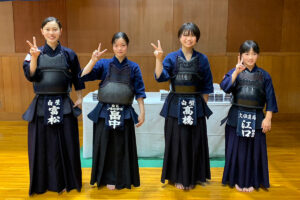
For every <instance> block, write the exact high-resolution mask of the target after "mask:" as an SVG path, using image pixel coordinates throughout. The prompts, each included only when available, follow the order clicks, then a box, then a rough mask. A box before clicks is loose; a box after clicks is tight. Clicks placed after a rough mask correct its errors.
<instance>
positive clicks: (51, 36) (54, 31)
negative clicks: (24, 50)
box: [41, 21, 62, 44]
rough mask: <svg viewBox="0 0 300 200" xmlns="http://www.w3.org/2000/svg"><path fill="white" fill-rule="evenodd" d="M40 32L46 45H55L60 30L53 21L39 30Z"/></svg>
mask: <svg viewBox="0 0 300 200" xmlns="http://www.w3.org/2000/svg"><path fill="white" fill-rule="evenodd" d="M41 32H42V35H43V36H44V38H45V40H46V41H47V43H48V44H55V43H57V41H58V40H59V37H60V35H61V32H62V29H60V28H59V26H58V24H57V23H56V22H55V21H51V22H48V23H47V24H46V25H45V26H44V27H43V28H42V29H41Z"/></svg>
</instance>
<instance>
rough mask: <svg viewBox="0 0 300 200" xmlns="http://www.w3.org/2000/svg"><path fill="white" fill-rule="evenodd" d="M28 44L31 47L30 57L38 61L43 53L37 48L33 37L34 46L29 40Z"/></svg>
mask: <svg viewBox="0 0 300 200" xmlns="http://www.w3.org/2000/svg"><path fill="white" fill-rule="evenodd" d="M26 42H27V44H28V45H29V46H30V50H29V52H30V55H31V57H33V58H35V59H37V58H38V57H39V55H40V53H41V51H40V50H39V49H38V47H37V46H36V39H35V37H34V36H33V44H31V42H29V41H28V40H26Z"/></svg>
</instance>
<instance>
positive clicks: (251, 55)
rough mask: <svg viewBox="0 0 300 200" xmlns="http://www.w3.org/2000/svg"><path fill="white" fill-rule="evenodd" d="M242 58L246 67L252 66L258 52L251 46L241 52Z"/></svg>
mask: <svg viewBox="0 0 300 200" xmlns="http://www.w3.org/2000/svg"><path fill="white" fill-rule="evenodd" d="M242 58H243V64H244V65H245V66H246V67H248V68H252V67H254V65H255V63H256V61H257V58H258V54H257V53H256V52H255V51H253V48H251V49H250V50H249V51H247V52H245V53H242Z"/></svg>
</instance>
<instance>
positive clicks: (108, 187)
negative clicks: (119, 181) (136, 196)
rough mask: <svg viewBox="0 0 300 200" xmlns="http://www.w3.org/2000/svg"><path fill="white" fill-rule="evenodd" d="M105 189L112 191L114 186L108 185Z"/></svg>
mask: <svg viewBox="0 0 300 200" xmlns="http://www.w3.org/2000/svg"><path fill="white" fill-rule="evenodd" d="M106 187H107V189H109V190H114V189H116V186H115V185H109V184H107V185H106Z"/></svg>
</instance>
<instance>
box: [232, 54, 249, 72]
mask: <svg viewBox="0 0 300 200" xmlns="http://www.w3.org/2000/svg"><path fill="white" fill-rule="evenodd" d="M245 69H246V67H245V66H244V65H243V58H242V59H241V57H240V56H238V63H237V64H236V66H235V71H236V72H237V73H238V74H239V73H241V72H242V71H244V70H245Z"/></svg>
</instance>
